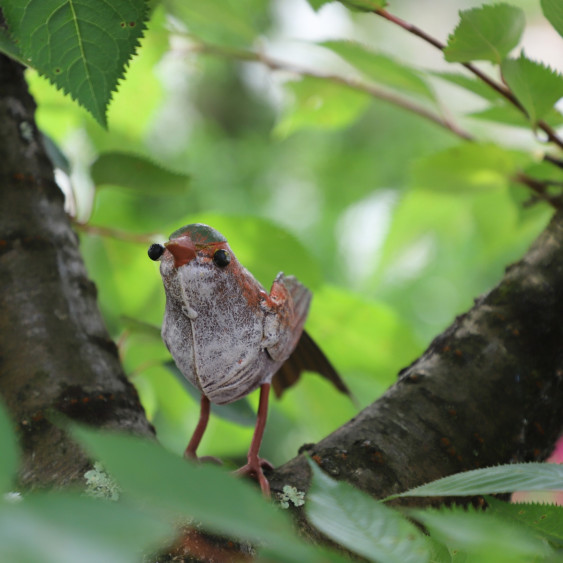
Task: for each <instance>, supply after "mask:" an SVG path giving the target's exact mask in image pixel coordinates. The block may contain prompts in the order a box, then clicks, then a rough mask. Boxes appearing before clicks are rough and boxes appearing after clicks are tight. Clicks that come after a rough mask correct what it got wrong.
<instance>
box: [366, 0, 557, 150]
mask: <svg viewBox="0 0 563 563" xmlns="http://www.w3.org/2000/svg"><path fill="white" fill-rule="evenodd" d="M373 13H374V14H377V15H378V16H381V17H382V18H384V19H386V20H387V21H390V22H391V23H394V24H395V25H398V26H399V27H402V28H403V29H404V30H406V31H408V32H409V33H412V34H413V35H416V36H417V37H420V38H421V39H423V40H424V41H426V42H427V43H429V44H430V45H432V46H433V47H436V49H439V50H440V51H443V50H444V49H445V47H446V45H445V44H444V43H442V42H441V41H438V39H436V38H434V37H432V36H431V35H429V34H428V33H426V32H425V31H423V30H422V29H420V28H418V27H416V26H415V25H412V24H410V23H408V22H406V21H404V20H402V19H401V18H398V17H397V16H394V15H392V14H390V13H389V12H388V11H387V10H385V9H384V8H377V9H376V10H374V11H373ZM461 65H462V66H464V67H465V68H466V69H467V70H469V71H470V72H472V73H473V74H474V75H475V76H477V77H478V78H479V79H480V80H482V81H483V82H485V84H487V85H489V86H490V87H491V88H492V89H493V90H496V91H497V92H498V93H499V94H500V95H501V96H502V97H503V98H505V99H506V100H508V101H509V102H510V103H511V104H512V105H513V106H514V107H515V108H516V109H518V110H519V111H520V112H522V113H523V114H524V115H525V116H526V117H529V116H528V113H527V111H526V110H525V109H524V106H522V104H521V103H520V102H519V101H518V99H517V98H516V96H514V94H513V93H512V92H511V91H510V90H509V89H508V88H507V87H506V86H504V85H503V84H499V83H498V82H496V81H495V80H493V79H492V78H491V77H489V76H487V75H486V74H485V73H484V72H482V71H481V70H479V69H478V68H477V67H476V66H475V65H473V64H471V63H461ZM538 127H539V128H540V129H542V131H544V133H545V134H546V135H547V138H548V140H549V141H550V142H551V143H554V144H556V145H557V146H559V147H560V148H563V139H560V138H559V137H558V136H557V135H556V134H555V132H554V131H553V129H552V128H551V127H550V126H549V125H548V124H547V123H546V122H545V121H541V120H540V121H538Z"/></svg>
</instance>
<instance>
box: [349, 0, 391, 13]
mask: <svg viewBox="0 0 563 563" xmlns="http://www.w3.org/2000/svg"><path fill="white" fill-rule="evenodd" d="M340 2H342V4H344V5H345V6H346V7H348V8H352V9H353V10H358V11H360V12H372V11H373V10H377V9H378V8H384V7H385V6H387V2H386V1H385V0H340Z"/></svg>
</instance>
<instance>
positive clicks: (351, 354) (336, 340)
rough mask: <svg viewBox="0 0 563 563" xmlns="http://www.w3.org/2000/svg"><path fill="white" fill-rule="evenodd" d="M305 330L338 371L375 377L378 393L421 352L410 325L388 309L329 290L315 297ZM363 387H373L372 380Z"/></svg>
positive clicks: (329, 288)
mask: <svg viewBox="0 0 563 563" xmlns="http://www.w3.org/2000/svg"><path fill="white" fill-rule="evenodd" d="M344 326H348V327H354V330H353V331H352V330H342V327H344ZM307 330H309V332H310V333H311V335H313V336H314V337H315V339H316V340H317V339H318V341H319V344H322V348H323V349H324V350H325V351H326V352H327V353H328V354H329V356H330V357H333V356H334V358H335V360H338V363H337V366H338V369H340V370H342V371H343V372H362V373H377V374H378V376H379V379H380V384H381V385H382V387H381V391H382V392H383V391H384V388H385V387H387V386H388V385H391V383H392V379H393V378H395V377H396V375H395V374H396V373H397V372H398V371H399V369H401V368H402V367H403V366H405V365H406V364H408V363H409V362H410V361H412V359H413V358H415V357H416V355H417V354H418V353H420V351H421V350H420V347H419V345H418V343H417V340H416V338H415V336H414V334H413V332H412V330H411V328H410V326H409V325H408V324H407V323H406V322H405V321H403V320H402V319H401V318H400V317H399V316H398V315H397V313H396V311H395V310H393V309H392V308H391V307H390V306H389V305H387V304H384V303H380V302H378V301H376V300H374V299H369V298H367V297H364V296H361V295H358V294H356V293H353V292H351V291H347V290H345V289H342V288H338V287H335V286H330V285H324V286H323V287H321V288H320V290H319V291H317V292H315V294H314V297H313V303H312V306H311V312H310V315H309V319H308V320H307ZM364 379H365V378H364ZM367 384H368V385H370V386H372V387H373V385H374V381H373V379H369V380H368V382H367ZM320 407H321V405H319V408H320ZM311 408H314V407H313V406H311Z"/></svg>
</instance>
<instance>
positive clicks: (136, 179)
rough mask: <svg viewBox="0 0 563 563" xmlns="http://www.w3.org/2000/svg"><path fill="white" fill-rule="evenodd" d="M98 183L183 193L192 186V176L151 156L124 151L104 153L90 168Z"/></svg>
mask: <svg viewBox="0 0 563 563" xmlns="http://www.w3.org/2000/svg"><path fill="white" fill-rule="evenodd" d="M90 174H91V175H92V180H93V181H94V183H95V184H96V186H104V185H113V186H121V187H124V188H130V189H132V190H137V191H138V192H140V193H145V194H155V195H158V194H162V195H170V194H172V195H179V194H183V193H185V192H186V190H187V188H188V177H187V176H185V175H184V174H179V173H176V172H172V171H171V170H166V169H165V168H163V167H162V166H159V165H158V164H156V163H154V162H152V161H150V160H149V159H147V158H145V157H143V156H140V155H134V154H127V153H122V152H106V153H102V154H101V155H100V156H99V157H98V158H97V159H96V161H95V162H94V163H93V164H92V167H91V168H90Z"/></svg>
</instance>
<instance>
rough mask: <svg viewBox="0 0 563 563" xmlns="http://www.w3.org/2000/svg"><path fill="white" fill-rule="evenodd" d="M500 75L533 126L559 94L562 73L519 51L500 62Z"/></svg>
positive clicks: (552, 104)
mask: <svg viewBox="0 0 563 563" xmlns="http://www.w3.org/2000/svg"><path fill="white" fill-rule="evenodd" d="M501 70H502V76H503V78H504V81H505V82H506V83H507V84H508V87H509V88H510V89H511V90H512V92H513V93H514V95H515V96H516V98H518V101H519V102H520V103H521V104H522V106H523V107H524V109H525V110H526V112H527V113H528V117H529V118H530V121H531V122H532V123H533V124H534V125H535V124H536V123H537V122H538V121H539V120H540V119H543V117H544V116H545V115H546V114H547V113H548V112H549V111H550V110H551V109H552V108H553V106H554V105H555V104H556V103H557V101H558V100H559V99H560V98H561V97H563V76H561V74H559V73H558V72H556V71H554V70H553V69H551V68H549V67H547V66H544V65H543V64H541V63H538V62H535V61H531V60H530V59H528V58H526V57H525V56H524V54H523V53H522V54H521V55H520V58H518V59H506V60H504V61H503V62H502V64H501Z"/></svg>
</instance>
